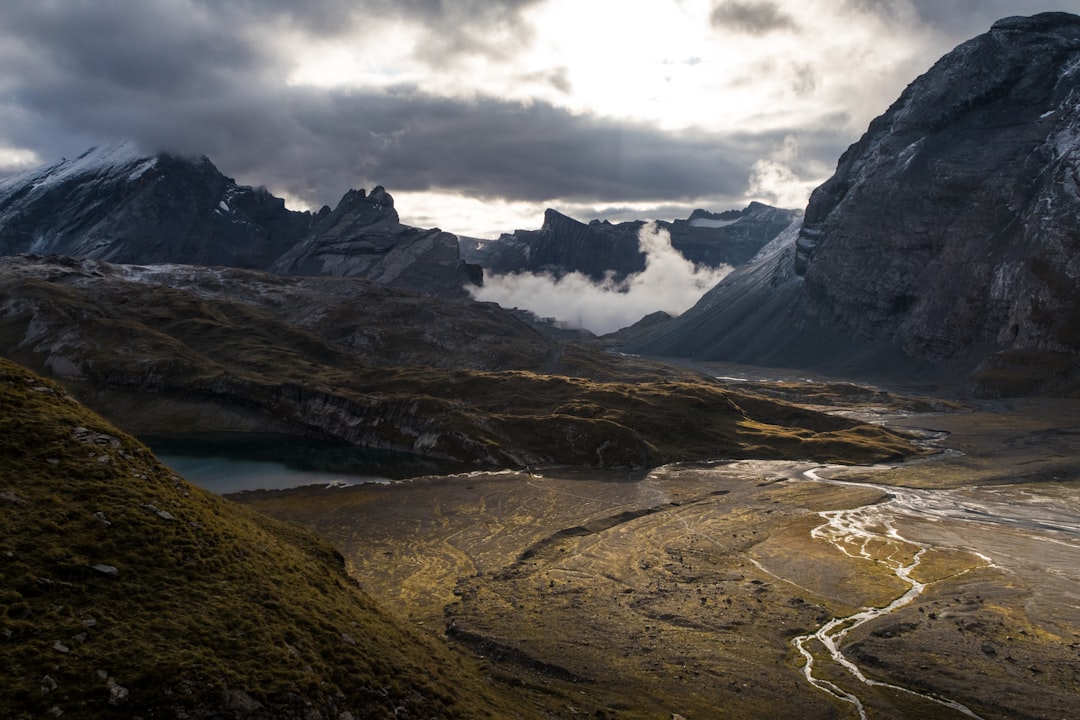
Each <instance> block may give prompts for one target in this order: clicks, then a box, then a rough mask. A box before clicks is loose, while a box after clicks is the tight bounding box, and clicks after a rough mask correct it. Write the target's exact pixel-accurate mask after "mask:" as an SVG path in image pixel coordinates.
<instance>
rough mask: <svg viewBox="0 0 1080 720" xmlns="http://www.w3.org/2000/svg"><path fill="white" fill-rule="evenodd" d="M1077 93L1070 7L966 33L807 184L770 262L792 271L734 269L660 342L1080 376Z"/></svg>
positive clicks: (849, 363) (1079, 54) (1079, 39)
mask: <svg viewBox="0 0 1080 720" xmlns="http://www.w3.org/2000/svg"><path fill="white" fill-rule="evenodd" d="M1078 94H1080V18H1077V17H1075V16H1072V15H1066V14H1062V13H1047V14H1043V15H1036V16H1034V17H1030V18H1006V19H1004V20H1002V21H1000V22H998V23H996V24H995V25H994V26H993V28H992V29H991V30H990V31H989V32H987V33H985V34H983V35H980V36H979V37H976V38H974V39H972V40H970V41H968V42H965V43H963V44H961V45H960V46H958V47H957V48H956V49H955V50H953V51H952V52H950V53H948V54H947V55H946V56H944V57H943V58H942V59H941V60H939V61H938V62H937V63H936V64H935V65H934V66H933V67H932V68H931V69H930V70H929V71H928V72H926V73H925V74H924V75H922V76H921V77H919V78H917V79H916V80H915V81H914V82H912V83H911V84H910V85H909V86H908V87H907V88H906V89H905V90H904V92H903V93H902V94H901V96H900V97H899V98H898V99H897V100H896V102H895V103H893V105H892V106H891V107H890V108H888V110H887V111H886V112H885V113H884V114H882V115H881V116H880V117H878V118H876V119H875V120H874V121H873V122H871V123H870V126H869V128H868V129H867V131H866V133H865V134H864V135H863V136H862V138H860V139H859V141H858V142H856V143H855V144H854V145H852V146H851V147H850V148H848V150H847V151H846V152H845V153H844V154H843V155H842V156H841V158H840V160H839V162H838V164H837V169H836V173H835V174H834V175H833V176H832V177H831V178H830V179H829V180H827V181H826V182H825V183H824V184H822V185H821V186H820V187H818V188H817V189H816V190H815V191H814V192H813V194H812V195H811V198H810V201H809V204H808V205H807V208H806V212H805V216H804V220H803V224H802V227H801V229H800V231H799V233H798V236H797V239H796V240H795V242H794V243H793V245H792V247H791V248H790V250H791V252H787V251H785V252H778V253H775V254H774V255H773V257H774V259H775V261H776V262H781V261H782V262H785V263H791V265H790V266H788V267H789V268H791V269H793V270H794V273H796V274H790V273H789V272H783V271H782V269H781V268H779V267H777V268H772V267H760V268H758V269H757V270H756V272H755V273H754V274H753V275H752V276H751V275H750V274H747V273H733V274H732V276H729V278H728V279H727V280H725V281H724V283H721V287H720V288H718V292H716V293H710V302H709V304H703V305H702V307H701V308H698V309H695V310H692V311H690V312H688V313H687V316H689V318H690V319H692V320H693V327H694V332H696V333H698V337H696V338H695V339H694V340H693V341H692V342H691V340H690V339H689V338H686V337H683V335H685V333H683V334H682V335H680V334H679V332H676V331H674V330H673V329H670V328H669V329H668V331H667V333H666V337H665V342H666V344H667V348H666V349H667V351H668V352H671V351H672V350H674V349H675V348H673V347H672V344H674V345H679V344H685V343H691V344H693V346H694V347H697V348H703V349H704V350H703V351H704V352H706V353H707V354H708V355H709V356H710V357H711V358H712V359H736V357H737V359H738V360H739V361H740V362H748V363H756V362H761V361H762V359H763V357H764V356H765V355H768V357H769V359H770V360H771V361H772V362H773V363H776V364H786V365H795V366H799V365H802V366H806V365H807V363H810V364H812V365H815V366H818V367H828V366H831V365H833V364H841V365H842V366H843V367H845V368H847V369H850V368H861V369H863V370H864V371H865V370H869V371H873V370H874V369H875V368H878V369H880V368H883V367H886V366H888V367H889V368H891V370H892V371H894V372H899V373H903V372H914V371H915V370H914V368H916V367H919V368H922V370H920V371H919V372H924V373H928V374H930V375H934V374H937V373H941V372H946V370H945V369H946V368H949V370H948V371H947V372H948V373H949V374H951V376H952V377H958V376H960V377H962V376H963V375H965V374H968V373H971V372H972V371H973V370H974V369H975V368H976V367H977V366H979V365H980V364H981V365H982V367H983V368H988V367H991V366H994V367H998V368H1000V367H1003V364H1004V365H1013V366H1015V365H1016V362H1020V360H1019V358H1023V363H1025V364H1026V365H1027V366H1028V367H1029V368H1031V367H1042V368H1044V369H1045V368H1050V367H1053V368H1059V367H1060V366H1061V363H1062V362H1064V363H1065V366H1070V364H1071V366H1072V367H1073V371H1074V372H1075V371H1076V366H1077V363H1076V361H1075V356H1076V354H1077V352H1078V351H1080V290H1078V283H1077V279H1078V278H1080V232H1078V231H1077V229H1076V223H1075V217H1076V216H1077V215H1078V214H1080V182H1078V180H1077V178H1078V177H1080V174H1078V173H1080V131H1077V129H1076V128H1078V127H1080V105H1078V103H1077V95H1078ZM778 279H780V280H782V282H781V285H782V288H780V286H779V285H778V284H777V283H778V282H780V280H778ZM781 289H782V292H781V291H780V290H781ZM781 295H782V296H783V301H782V302H780V301H779V298H780V297H781ZM735 298H738V299H739V303H740V304H739V307H745V308H751V307H752V308H756V310H755V312H754V314H753V322H754V325H753V327H752V328H751V327H749V326H748V327H746V328H743V327H742V325H743V324H744V323H743V321H742V320H740V319H739V318H721V317H719V313H723V311H724V310H723V309H724V308H725V307H732V306H733V305H732V303H733V302H735ZM765 309H767V311H768V312H769V313H770V315H769V317H768V318H766V317H764V316H763V315H762V313H763V312H765ZM706 316H708V317H710V318H712V320H709V319H707V318H706ZM677 322H679V323H690V320H683V319H680V320H679V321H677ZM689 328H690V325H689V324H687V325H686V330H687V332H689ZM703 332H704V333H707V334H708V335H709V337H707V338H706V337H702V336H701V335H702V333H703ZM751 336H753V337H755V338H758V339H757V340H754V341H748V340H747V339H748V338H750V337H751ZM826 336H828V337H829V338H831V340H830V341H829V342H828V343H824V342H822V338H823V337H826ZM679 338H682V339H679ZM725 338H727V339H725ZM736 338H738V339H739V340H735V339H736ZM755 343H756V347H757V350H755V351H754V352H752V353H750V352H749V348H751V347H754V346H755V345H754V344H755ZM645 345H647V343H643V347H644V346H645ZM830 348H831V349H830ZM747 353H749V354H747ZM1069 357H1072V358H1073V360H1072V361H1069V360H1068V358H1069ZM1010 358H1013V359H1010ZM979 372H980V373H983V371H982V370H980V371H979ZM1054 372H1057V370H1055V371H1054ZM1032 373H1033V374H1037V373H1036V372H1035V370H1032ZM983 374H985V373H983ZM1066 374H1068V373H1066ZM1014 387H1017V388H1019V387H1020V386H1019V385H1017V386H1014Z"/></svg>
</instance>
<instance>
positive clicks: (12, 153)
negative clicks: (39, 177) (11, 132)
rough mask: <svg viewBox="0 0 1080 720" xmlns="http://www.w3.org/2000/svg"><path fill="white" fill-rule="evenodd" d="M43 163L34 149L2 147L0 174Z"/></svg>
mask: <svg viewBox="0 0 1080 720" xmlns="http://www.w3.org/2000/svg"><path fill="white" fill-rule="evenodd" d="M41 164H42V162H41V158H40V157H38V155H37V153H35V152H34V151H33V150H26V149H24V148H13V147H0V175H3V174H7V173H13V172H18V171H20V170H28V169H30V168H32V167H36V166H38V165H41Z"/></svg>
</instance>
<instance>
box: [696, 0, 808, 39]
mask: <svg viewBox="0 0 1080 720" xmlns="http://www.w3.org/2000/svg"><path fill="white" fill-rule="evenodd" d="M711 20H712V24H713V27H715V28H717V29H726V30H736V31H739V32H744V33H749V34H751V35H764V34H766V33H770V32H773V31H775V30H794V29H795V28H796V24H795V21H794V20H793V19H792V17H791V16H790V15H788V14H787V13H785V12H784V11H783V10H781V9H780V6H779V5H778V4H777V3H775V2H771V1H770V0H751V1H743V0H725V2H721V3H720V4H718V5H717V6H716V7H715V8H713V11H712V16H711Z"/></svg>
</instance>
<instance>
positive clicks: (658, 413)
mask: <svg viewBox="0 0 1080 720" xmlns="http://www.w3.org/2000/svg"><path fill="white" fill-rule="evenodd" d="M0 298H2V303H0V345H2V347H3V348H4V352H5V353H6V354H8V355H9V356H10V357H12V358H14V359H17V360H19V361H20V362H23V363H25V364H26V365H28V366H30V367H32V368H35V369H38V370H40V371H42V372H47V373H51V374H53V375H55V376H57V377H59V378H62V379H63V381H64V382H65V383H67V384H68V386H69V387H71V388H72V390H73V391H74V392H75V393H76V394H77V395H78V396H80V397H81V398H83V399H85V401H86V402H87V403H88V404H90V405H91V406H93V407H95V408H99V409H100V411H101V412H102V413H104V414H106V415H107V416H109V417H112V418H114V419H115V420H116V422H117V423H118V424H120V425H121V426H122V427H124V428H125V429H126V430H128V431H130V432H134V433H156V432H174V431H175V428H178V427H179V428H184V431H185V432H194V431H214V430H216V431H226V430H234V431H235V430H243V431H274V432H287V433H291V434H297V435H315V436H321V437H330V438H336V439H340V440H344V441H346V442H349V443H352V444H355V445H360V446H363V447H371V448H377V449H386V450H395V451H403V452H409V453H413V454H417V455H421V456H427V457H432V458H437V459H447V460H455V461H460V462H468V463H473V464H476V465H479V466H484V465H488V466H490V465H497V466H512V467H523V466H530V465H540V464H548V463H562V464H572V465H593V466H604V467H606V466H625V467H651V466H654V465H657V464H660V463H664V462H668V461H670V460H673V459H686V458H707V457H708V458H711V457H716V456H724V457H747V456H754V457H791V456H793V455H794V456H796V457H814V458H817V459H820V460H830V461H831V460H840V461H847V462H855V461H861V460H870V459H884V458H889V457H896V456H901V455H907V454H911V453H913V452H914V448H912V446H911V445H910V444H909V443H908V441H907V440H905V439H904V438H903V437H900V436H897V435H896V434H894V433H890V432H888V431H885V430H882V429H880V428H877V427H874V426H870V425H864V424H861V423H858V422H852V421H841V420H838V419H836V418H831V417H829V416H826V415H821V414H816V413H812V412H806V411H803V410H800V409H798V408H794V407H792V406H789V405H787V404H785V403H780V402H777V401H774V400H770V399H766V398H762V397H757V396H753V395H748V394H742V393H738V392H732V391H730V390H728V389H726V388H724V387H723V386H722V385H720V384H719V383H716V382H713V381H711V380H709V379H708V378H706V377H704V376H701V375H699V374H697V373H693V372H689V371H684V370H680V369H677V368H672V367H667V366H662V365H658V364H654V363H645V362H642V361H636V360H633V359H624V358H619V357H617V356H614V355H611V354H608V353H605V352H602V351H600V350H599V349H597V348H592V347H588V346H583V345H580V344H569V343H564V342H560V341H558V340H554V339H551V338H549V337H545V336H544V335H543V334H542V333H540V332H539V331H537V329H536V328H535V327H534V326H532V325H529V324H526V323H523V322H522V321H521V320H520V319H518V317H517V316H516V315H513V314H510V313H507V312H505V311H503V310H501V309H500V308H498V307H497V306H494V305H483V304H478V303H474V302H472V301H468V300H461V301H448V300H443V299H435V298H425V297H422V296H416V295H411V294H408V293H405V292H404V291H395V290H392V289H388V288H385V287H383V286H380V285H377V284H374V283H368V282H366V281H362V280H358V279H353V278H284V277H281V276H277V275H270V274H266V273H257V272H255V271H242V270H222V269H207V268H194V267H171V268H170V267H160V266H159V267H156V268H153V267H140V266H112V265H109V264H107V263H102V262H99V261H93V260H81V261H80V260H71V259H56V258H5V259H2V260H0Z"/></svg>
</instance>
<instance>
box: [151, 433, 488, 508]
mask: <svg viewBox="0 0 1080 720" xmlns="http://www.w3.org/2000/svg"><path fill="white" fill-rule="evenodd" d="M140 439H141V440H142V441H143V442H144V443H146V444H147V445H148V446H149V447H150V449H151V450H153V451H154V453H155V454H156V455H157V456H158V458H159V459H160V460H161V461H162V462H163V463H165V464H166V465H168V466H169V467H170V468H172V469H173V470H175V471H176V472H177V473H179V474H180V475H182V476H184V477H185V478H186V479H187V480H189V481H190V482H193V483H195V484H196V485H198V486H199V487H202V488H204V489H206V490H209V491H210V492H215V493H219V494H222V495H224V494H226V493H234V492H242V491H244V490H281V489H285V488H292V487H299V486H301V485H337V486H340V485H356V484H359V483H365V482H375V483H386V482H391V481H393V480H403V479H407V478H412V477H419V476H422V475H444V474H450V473H454V472H461V471H462V470H466V469H475V468H470V467H467V466H464V465H462V464H459V463H444V462H436V461H432V460H428V459H426V458H421V457H417V456H415V455H408V454H406V453H396V452H390V451H387V450H371V449H366V448H358V447H355V446H353V445H346V444H343V443H339V442H335V441H330V440H317V439H310V438H299V437H294V436H291V435H276V434H269V433H197V434H185V435H153V436H147V437H143V438H140Z"/></svg>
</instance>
